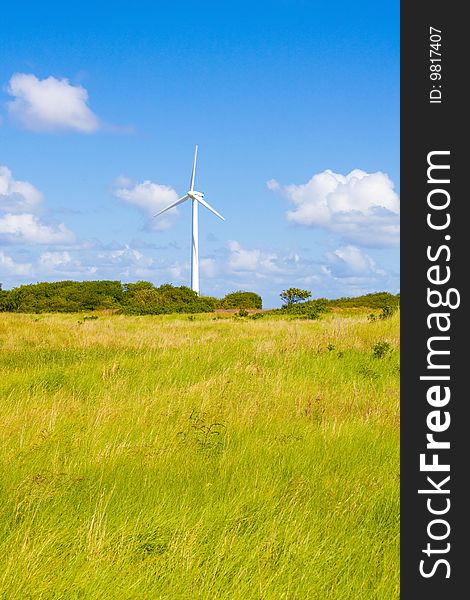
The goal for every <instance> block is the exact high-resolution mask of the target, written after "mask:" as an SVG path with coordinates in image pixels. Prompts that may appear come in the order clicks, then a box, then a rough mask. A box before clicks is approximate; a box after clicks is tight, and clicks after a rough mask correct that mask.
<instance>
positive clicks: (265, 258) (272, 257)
mask: <svg viewBox="0 0 470 600" xmlns="http://www.w3.org/2000/svg"><path fill="white" fill-rule="evenodd" d="M228 247H229V250H230V257H229V267H230V269H231V270H232V271H235V272H236V271H240V272H245V271H256V272H257V274H258V275H262V274H263V273H266V272H268V273H272V272H276V271H279V267H278V265H277V261H278V257H277V255H276V254H275V253H273V252H267V251H264V250H260V249H259V248H254V249H252V250H247V249H246V248H242V246H241V245H240V244H239V243H238V242H237V241H235V240H231V241H230V242H229V243H228Z"/></svg>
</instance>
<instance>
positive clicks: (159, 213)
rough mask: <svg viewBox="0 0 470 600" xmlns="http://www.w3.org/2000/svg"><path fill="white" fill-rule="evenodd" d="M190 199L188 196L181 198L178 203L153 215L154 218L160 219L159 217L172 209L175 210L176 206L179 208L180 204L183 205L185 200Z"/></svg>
mask: <svg viewBox="0 0 470 600" xmlns="http://www.w3.org/2000/svg"><path fill="white" fill-rule="evenodd" d="M187 199H188V194H185V195H184V196H183V197H182V198H180V199H179V200H177V201H176V202H173V204H170V206H167V207H166V208H164V209H163V210H161V211H160V212H157V213H156V214H155V215H153V216H154V217H158V215H161V214H162V213H164V212H166V211H167V210H170V208H174V207H175V206H178V204H181V203H182V202H184V201H185V200H187Z"/></svg>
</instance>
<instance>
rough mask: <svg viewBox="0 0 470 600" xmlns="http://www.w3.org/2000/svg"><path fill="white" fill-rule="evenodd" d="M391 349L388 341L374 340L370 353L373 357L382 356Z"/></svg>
mask: <svg viewBox="0 0 470 600" xmlns="http://www.w3.org/2000/svg"><path fill="white" fill-rule="evenodd" d="M391 351H392V346H391V345H390V342H386V341H384V340H382V341H380V342H376V343H375V344H374V345H373V347H372V353H373V355H374V358H384V356H386V355H387V354H389V353H390V352H391Z"/></svg>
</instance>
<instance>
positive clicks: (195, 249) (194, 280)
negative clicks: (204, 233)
mask: <svg viewBox="0 0 470 600" xmlns="http://www.w3.org/2000/svg"><path fill="white" fill-rule="evenodd" d="M196 160H197V146H196V149H195V150H194V160H193V170H192V172H191V182H190V184H189V191H188V192H186V194H185V195H184V196H183V197H182V198H179V199H178V200H177V201H176V202H173V204H170V206H167V207H166V208H164V209H163V210H161V211H160V212H158V213H157V214H156V215H153V216H154V217H158V215H161V214H162V213H164V212H166V211H167V210H170V208H174V207H175V206H178V204H181V203H182V202H185V201H186V200H189V199H191V201H192V205H193V206H192V208H193V223H192V236H191V237H192V253H191V289H192V290H193V291H195V292H196V293H197V294H199V227H198V214H197V210H198V204H202V206H205V207H206V208H207V209H208V210H210V211H211V212H212V213H214V215H215V216H216V217H219V219H222V221H225V219H224V217H223V216H222V215H221V214H219V213H218V212H217V211H216V210H215V209H214V208H212V206H211V205H210V204H209V203H208V202H206V201H205V200H204V194H203V193H202V192H196V190H195V189H194V178H195V175H196Z"/></svg>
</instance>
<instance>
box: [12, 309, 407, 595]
mask: <svg viewBox="0 0 470 600" xmlns="http://www.w3.org/2000/svg"><path fill="white" fill-rule="evenodd" d="M0 340H1V361H0V362H1V372H2V376H1V380H0V397H1V403H0V411H1V412H0V415H1V423H2V427H1V434H0V435H1V446H0V453H1V454H0V457H1V465H2V471H3V472H2V477H1V487H0V490H1V491H0V494H1V497H0V507H1V508H0V511H1V513H0V514H1V517H0V521H1V529H0V598H1V599H2V600H28V599H34V600H39V599H44V600H46V599H47V600H49V599H56V600H59V599H60V600H75V599H76V600H78V599H109V600H114V599H116V600H121V599H122V600H131V599H135V600H137V599H139V600H140V599H148V600H167V599H168V600H170V599H175V600H193V599H194V600H218V599H221V600H223V599H234V600H267V599H270V600H271V599H272V600H317V599H318V600H323V599H325V600H345V599H351V600H353V599H354V600H362V599H364V600H365V599H367V600H375V599H377V600H392V599H398V598H399V315H398V314H395V315H393V317H391V318H389V319H383V320H377V321H374V322H369V321H368V320H367V313H362V312H355V313H341V312H337V313H335V314H329V315H326V316H325V317H324V318H322V319H321V320H319V321H300V320H290V321H284V320H271V319H268V318H264V319H259V320H256V321H255V320H247V319H241V318H233V317H230V316H226V317H225V318H218V319H214V318H213V317H212V316H196V317H195V318H194V320H190V319H188V318H187V317H184V316H180V317H178V318H175V317H125V316H100V317H99V318H98V319H85V318H84V316H83V315H19V314H15V315H13V314H1V315H0Z"/></svg>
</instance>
